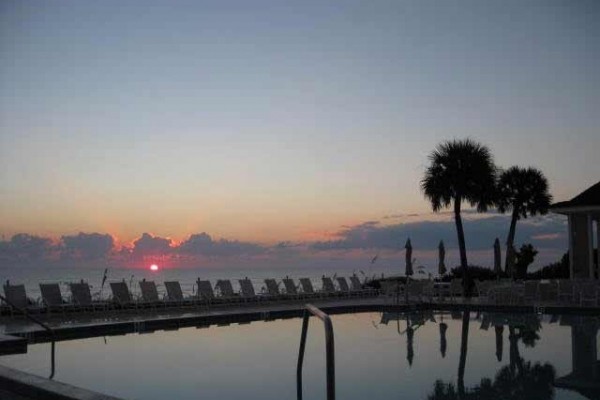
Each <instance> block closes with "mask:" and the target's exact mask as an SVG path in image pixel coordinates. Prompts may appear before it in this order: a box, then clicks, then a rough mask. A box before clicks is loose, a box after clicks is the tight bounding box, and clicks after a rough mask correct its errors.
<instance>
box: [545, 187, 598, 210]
mask: <svg viewBox="0 0 600 400" xmlns="http://www.w3.org/2000/svg"><path fill="white" fill-rule="evenodd" d="M589 208H591V209H597V208H600V182H598V183H596V184H595V185H592V186H590V187H589V188H588V189H586V190H584V191H583V192H581V193H580V194H578V195H577V196H575V197H573V198H572V199H571V200H569V201H561V202H558V203H554V204H552V205H551V206H550V209H551V210H553V211H563V210H564V211H566V210H579V209H589Z"/></svg>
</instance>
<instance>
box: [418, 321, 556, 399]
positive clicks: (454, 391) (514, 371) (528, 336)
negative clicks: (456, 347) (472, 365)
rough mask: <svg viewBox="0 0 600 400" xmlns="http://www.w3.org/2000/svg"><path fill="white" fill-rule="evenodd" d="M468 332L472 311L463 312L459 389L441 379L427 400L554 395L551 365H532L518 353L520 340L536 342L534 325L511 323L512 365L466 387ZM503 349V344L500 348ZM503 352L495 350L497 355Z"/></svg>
mask: <svg viewBox="0 0 600 400" xmlns="http://www.w3.org/2000/svg"><path fill="white" fill-rule="evenodd" d="M496 328H501V329H496V334H497V336H496V340H497V345H498V338H500V341H502V332H503V327H502V326H498V327H496ZM468 334H469V313H468V312H464V313H463V320H462V331H461V345H460V359H459V364H458V382H457V388H455V386H454V385H453V384H452V383H444V382H442V381H440V380H438V381H436V382H435V384H434V390H433V393H432V394H430V395H429V396H428V397H427V398H428V400H471V399H473V400H475V399H481V400H487V399H489V400H492V399H509V400H510V399H512V400H529V399H537V400H546V399H548V400H549V399H552V398H553V397H554V386H553V383H554V379H555V370H554V367H552V365H550V364H543V365H542V364H540V363H536V364H533V365H532V364H531V362H525V361H524V360H523V358H521V355H520V354H519V347H518V341H519V339H521V340H522V341H523V343H526V345H528V346H533V345H535V342H536V340H537V339H539V336H538V335H537V329H536V328H535V327H533V328H528V327H519V328H516V327H515V326H509V342H510V364H509V365H508V366H505V367H503V368H501V369H500V370H499V371H498V373H497V374H496V377H495V378H494V381H492V380H491V379H489V378H484V379H482V380H481V382H480V384H479V385H477V386H475V387H473V388H471V389H465V387H464V374H465V367H466V361H467V347H468V339H469V337H468ZM500 349H501V347H500ZM498 354H500V358H501V354H502V353H501V351H500V352H498V347H497V350H496V356H497V357H498Z"/></svg>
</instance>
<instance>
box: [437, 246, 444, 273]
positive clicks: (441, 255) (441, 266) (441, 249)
mask: <svg viewBox="0 0 600 400" xmlns="http://www.w3.org/2000/svg"><path fill="white" fill-rule="evenodd" d="M438 253H439V258H440V262H439V264H438V274H440V275H444V274H445V273H446V264H445V263H444V260H445V259H446V248H445V247H444V241H443V240H440V244H439V246H438Z"/></svg>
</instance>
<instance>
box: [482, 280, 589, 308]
mask: <svg viewBox="0 0 600 400" xmlns="http://www.w3.org/2000/svg"><path fill="white" fill-rule="evenodd" d="M476 288H477V292H478V295H479V297H480V298H482V299H484V300H487V301H488V302H492V303H496V304H511V305H519V304H521V305H532V304H534V305H535V304H559V305H578V306H586V305H591V306H598V305H600V281H598V280H594V279H575V280H573V279H557V280H550V281H544V282H540V281H534V280H531V281H516V282H515V281H486V282H476Z"/></svg>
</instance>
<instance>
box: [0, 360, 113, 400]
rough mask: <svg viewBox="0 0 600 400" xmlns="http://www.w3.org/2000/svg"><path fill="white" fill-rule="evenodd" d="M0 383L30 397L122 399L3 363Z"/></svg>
mask: <svg viewBox="0 0 600 400" xmlns="http://www.w3.org/2000/svg"><path fill="white" fill-rule="evenodd" d="M0 384H2V387H3V388H4V389H5V390H7V391H8V392H11V393H15V394H18V395H21V396H24V397H27V398H32V399H49V400H123V399H122V398H119V397H114V396H109V395H106V394H102V393H98V392H94V391H92V390H89V389H84V388H81V387H78V386H74V385H70V384H67V383H63V382H58V381H54V380H50V379H47V378H44V377H41V376H39V375H35V374H30V373H28V372H24V371H21V370H17V369H14V368H10V367H6V366H4V365H0Z"/></svg>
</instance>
